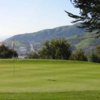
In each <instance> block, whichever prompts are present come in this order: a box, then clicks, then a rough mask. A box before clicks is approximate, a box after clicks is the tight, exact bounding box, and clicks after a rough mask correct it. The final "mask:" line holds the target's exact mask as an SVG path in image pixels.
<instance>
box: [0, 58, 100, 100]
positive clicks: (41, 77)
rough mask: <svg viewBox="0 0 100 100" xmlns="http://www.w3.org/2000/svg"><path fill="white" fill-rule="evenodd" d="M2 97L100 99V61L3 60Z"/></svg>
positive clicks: (12, 99) (21, 99)
mask: <svg viewBox="0 0 100 100" xmlns="http://www.w3.org/2000/svg"><path fill="white" fill-rule="evenodd" d="M0 100H100V64H96V63H87V62H77V61H76V62H75V61H74V62H73V61H59V60H58V61H53V60H0Z"/></svg>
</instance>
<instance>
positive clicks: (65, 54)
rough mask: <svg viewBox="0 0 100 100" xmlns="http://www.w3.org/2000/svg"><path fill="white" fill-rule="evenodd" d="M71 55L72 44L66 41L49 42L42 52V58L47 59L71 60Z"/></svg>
mask: <svg viewBox="0 0 100 100" xmlns="http://www.w3.org/2000/svg"><path fill="white" fill-rule="evenodd" d="M70 55H71V49H70V44H69V43H68V42H67V41H66V40H65V39H56V40H51V41H47V42H46V43H45V44H44V47H43V48H42V50H40V56H41V58H45V59H69V57H70Z"/></svg>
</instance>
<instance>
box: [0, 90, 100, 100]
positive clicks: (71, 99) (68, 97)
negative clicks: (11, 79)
mask: <svg viewBox="0 0 100 100" xmlns="http://www.w3.org/2000/svg"><path fill="white" fill-rule="evenodd" d="M0 100H100V92H98V91H84V92H83V91H80V92H75V91H74V92H73V91H71V92H61V93H1V94H0Z"/></svg>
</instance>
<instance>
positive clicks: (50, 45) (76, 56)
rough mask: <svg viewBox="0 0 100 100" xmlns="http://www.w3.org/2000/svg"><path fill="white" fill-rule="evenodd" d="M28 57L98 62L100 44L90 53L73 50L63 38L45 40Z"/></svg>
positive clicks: (99, 61) (99, 60)
mask: <svg viewBox="0 0 100 100" xmlns="http://www.w3.org/2000/svg"><path fill="white" fill-rule="evenodd" d="M28 57H29V58H30V59H62V60H78V61H92V62H98V63H100V46H97V47H96V48H95V49H94V50H93V51H91V53H90V54H87V53H86V52H84V51H83V50H82V49H79V50H77V49H76V50H73V48H72V47H71V45H70V44H69V43H68V41H67V40H66V39H64V38H63V39H54V40H51V41H46V42H45V44H44V46H43V47H42V49H40V50H38V51H36V52H32V53H31V54H30V55H29V56H28Z"/></svg>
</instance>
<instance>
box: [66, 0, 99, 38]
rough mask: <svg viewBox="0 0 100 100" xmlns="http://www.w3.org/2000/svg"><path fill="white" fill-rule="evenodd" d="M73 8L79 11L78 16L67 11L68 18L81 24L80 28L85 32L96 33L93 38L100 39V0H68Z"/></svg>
mask: <svg viewBox="0 0 100 100" xmlns="http://www.w3.org/2000/svg"><path fill="white" fill-rule="evenodd" d="M70 1H71V2H72V4H73V6H74V7H75V8H78V9H79V10H80V12H79V15H75V14H72V13H70V12H68V11H66V13H67V14H68V16H70V17H72V18H74V19H75V20H74V21H73V23H75V22H81V23H82V26H81V28H86V29H87V31H90V32H91V31H96V35H95V37H100V0H70Z"/></svg>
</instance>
